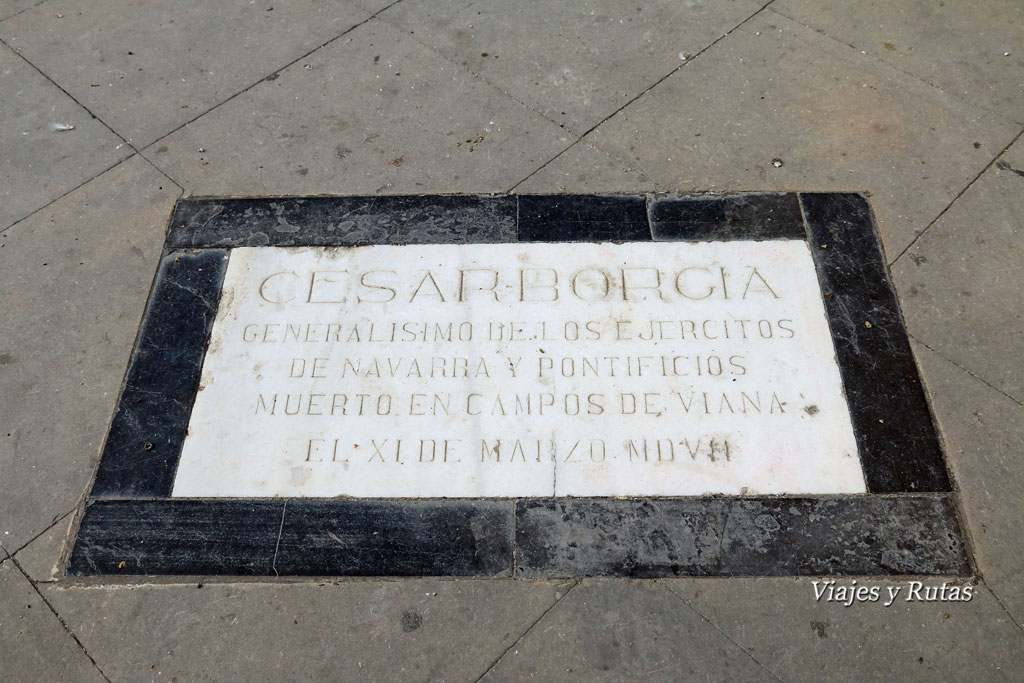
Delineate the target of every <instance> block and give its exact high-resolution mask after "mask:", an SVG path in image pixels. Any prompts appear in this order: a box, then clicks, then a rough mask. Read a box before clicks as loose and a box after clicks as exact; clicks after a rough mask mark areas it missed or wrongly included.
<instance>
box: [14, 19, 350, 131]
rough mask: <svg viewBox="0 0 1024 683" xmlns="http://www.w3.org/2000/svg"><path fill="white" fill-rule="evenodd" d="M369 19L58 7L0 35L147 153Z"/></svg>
mask: <svg viewBox="0 0 1024 683" xmlns="http://www.w3.org/2000/svg"><path fill="white" fill-rule="evenodd" d="M367 16H369V12H367V11H366V10H364V9H362V8H360V7H358V6H356V5H354V4H352V3H350V2H347V1H345V0H327V1H326V2H316V1H314V0H299V1H298V2H287V3H270V2H268V3H226V4H223V5H219V4H218V5H210V4H209V3H204V2H200V1H199V0H183V1H181V2H175V3H170V4H169V3H166V2H159V0H141V1H138V0H112V1H111V2H96V3H88V4H86V5H82V4H80V3H76V2H73V1H72V0H55V1H52V2H47V3H45V4H44V5H41V6H39V7H35V8H33V9H31V10H28V11H26V12H23V13H21V14H19V15H17V16H16V17H12V18H11V19H9V20H8V21H6V22H4V23H3V24H0V38H3V39H4V40H5V41H6V42H7V43H8V44H9V45H10V46H11V47H13V48H14V49H16V50H18V51H19V52H20V53H21V54H22V55H24V56H25V58H26V59H28V60H29V61H30V62H32V63H33V64H35V65H36V66H37V67H39V69H41V70H42V71H43V73H45V74H47V75H48V76H49V77H50V78H52V79H53V80H54V81H55V82H57V83H58V84H60V86H61V87H62V88H64V89H65V90H67V91H68V92H69V93H71V94H72V95H73V96H74V97H75V98H76V99H77V100H78V101H79V102H81V103H82V104H84V105H85V106H86V107H88V108H89V110H90V111H92V112H93V113H95V114H96V115H97V116H99V117H100V118H101V119H103V121H105V122H106V123H107V124H108V125H110V126H111V127H112V128H113V129H114V130H116V131H117V132H118V133H120V134H121V135H124V136H125V137H127V138H128V139H129V140H131V142H132V143H133V144H135V145H136V146H137V147H142V146H145V145H147V144H149V143H150V142H152V141H153V140H155V139H157V138H158V137H160V136H162V135H166V134H167V133H169V132H170V131H172V130H174V129H175V128H177V127H178V126H180V125H182V124H183V123H185V122H187V121H190V120H192V119H194V118H196V117H197V116H199V115H200V114H202V113H203V112H205V111H206V110H208V109H209V108H210V107H213V106H214V105H217V104H220V103H221V102H223V101H224V100H226V99H228V98H229V97H231V96H232V95H235V94H236V93H238V92H239V91H241V90H243V89H244V88H246V87H248V86H250V85H252V84H253V83H255V82H256V81H259V80H260V79H261V78H264V77H266V76H269V75H270V74H272V73H274V71H276V70H277V69H279V68H281V67H283V66H284V65H286V64H288V63H289V62H291V61H293V60H295V59H298V58H299V57H301V56H302V55H304V54H306V53H307V52H309V51H310V50H313V49H315V48H316V47H318V46H320V45H323V44H324V43H325V42H327V41H328V40H330V39H332V38H334V37H336V36H338V35H340V34H341V33H343V32H345V31H347V30H348V29H350V28H352V27H353V26H354V25H356V24H358V23H359V22H361V21H363V20H365V19H366V17H367Z"/></svg>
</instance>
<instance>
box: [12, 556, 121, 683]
mask: <svg viewBox="0 0 1024 683" xmlns="http://www.w3.org/2000/svg"><path fill="white" fill-rule="evenodd" d="M0 678H3V679H4V680H5V681H11V682H12V683H15V682H18V681H26V682H28V681H103V680H105V679H104V678H103V675H102V674H101V673H100V672H99V670H98V669H97V668H96V667H95V666H94V665H93V663H92V662H91V661H89V657H88V656H87V655H86V654H85V652H83V651H82V648H80V647H79V646H78V644H77V643H75V640H74V638H72V637H71V634H69V633H68V632H67V630H66V629H65V628H64V627H63V626H62V625H61V623H60V620H59V619H57V617H56V616H55V615H54V614H53V612H52V611H50V608H49V607H47V606H46V603H45V602H43V599H42V598H40V597H39V594H38V593H37V592H36V591H35V589H34V588H32V584H31V583H29V581H28V579H26V578H25V575H24V574H22V573H21V572H20V571H18V568H17V567H16V566H15V565H14V562H13V561H11V560H7V561H0Z"/></svg>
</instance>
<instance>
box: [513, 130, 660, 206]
mask: <svg viewBox="0 0 1024 683" xmlns="http://www.w3.org/2000/svg"><path fill="white" fill-rule="evenodd" d="M656 189H657V187H656V185H655V184H654V181H653V180H652V179H651V178H650V177H648V175H647V174H646V173H644V172H643V171H642V170H640V169H638V168H636V164H635V163H630V162H628V161H622V160H620V159H616V158H615V157H612V156H610V155H609V154H606V153H605V152H602V151H601V150H599V149H597V148H596V147H593V146H591V145H588V144H587V143H586V142H580V143H578V144H576V145H573V146H572V147H570V148H569V150H568V151H567V152H565V154H563V155H561V156H560V157H558V158H557V159H554V160H553V161H552V162H551V163H550V164H548V165H547V166H544V167H543V168H541V169H540V170H538V171H537V173H535V174H534V175H532V176H530V177H529V178H527V179H526V181H525V182H523V183H522V184H520V185H517V186H516V188H515V191H516V192H519V193H523V194H528V193H536V194H550V193H552V192H570V193H572V192H578V193H591V192H595V193H596V192H625V193H634V194H636V193H640V194H642V193H644V192H653V191H654V190H656Z"/></svg>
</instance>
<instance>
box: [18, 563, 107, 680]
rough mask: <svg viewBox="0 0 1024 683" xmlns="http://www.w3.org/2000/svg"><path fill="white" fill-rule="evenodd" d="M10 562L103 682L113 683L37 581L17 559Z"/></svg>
mask: <svg viewBox="0 0 1024 683" xmlns="http://www.w3.org/2000/svg"><path fill="white" fill-rule="evenodd" d="M10 561H11V562H12V563H13V564H14V566H15V567H16V568H17V569H18V571H19V572H21V574H22V576H24V577H25V580H27V581H28V582H29V585H31V586H32V590H34V591H35V592H36V595H38V596H39V599H40V600H42V601H43V604H44V605H46V607H47V608H48V609H49V610H50V611H51V612H52V613H53V616H55V617H56V618H57V621H59V622H60V625H61V626H62V627H63V628H64V630H65V631H66V632H67V634H68V635H69V636H71V638H72V640H74V641H75V644H77V645H78V647H79V649H80V650H81V651H82V654H84V655H85V656H86V657H88V659H89V661H90V662H92V665H93V666H94V667H96V671H98V672H99V674H100V676H103V680H105V681H107V683H111V681H110V677H108V676H107V674H105V673H104V672H103V669H101V668H100V665H99V664H98V663H97V662H96V659H95V658H94V657H93V656H92V655H91V654H89V650H87V649H86V647H85V645H83V644H82V641H81V640H79V639H78V636H77V635H75V632H74V631H72V630H71V627H70V626H68V623H67V622H66V621H64V618H63V617H62V616H61V615H60V614H59V613H58V612H57V610H56V609H55V608H54V606H53V605H52V604H50V601H49V600H47V599H46V596H45V595H43V592H42V591H41V590H39V586H38V585H37V584H36V582H35V581H33V580H32V577H31V576H29V575H28V572H26V571H25V570H24V569H23V568H22V566H21V564H20V563H19V562H18V561H17V560H16V559H14V557H11V558H10Z"/></svg>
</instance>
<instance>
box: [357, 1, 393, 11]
mask: <svg viewBox="0 0 1024 683" xmlns="http://www.w3.org/2000/svg"><path fill="white" fill-rule="evenodd" d="M399 2H402V0H352V3H353V4H356V5H359V6H360V7H362V8H363V9H365V10H366V11H367V12H381V11H383V10H385V9H387V8H388V7H390V6H391V5H394V4H397V3H399Z"/></svg>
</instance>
